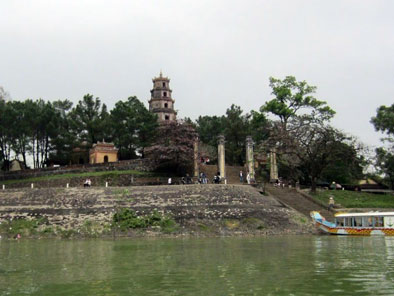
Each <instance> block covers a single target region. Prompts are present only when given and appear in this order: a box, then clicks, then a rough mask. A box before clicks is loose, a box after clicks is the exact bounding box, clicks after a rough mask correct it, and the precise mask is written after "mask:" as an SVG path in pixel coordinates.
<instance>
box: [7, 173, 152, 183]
mask: <svg viewBox="0 0 394 296" xmlns="http://www.w3.org/2000/svg"><path fill="white" fill-rule="evenodd" d="M119 175H134V176H139V177H143V176H153V174H152V173H149V172H139V171H134V170H125V171H104V172H86V173H67V174H61V175H49V176H42V177H32V178H26V179H18V180H7V181H0V183H1V184H5V185H7V184H15V183H29V182H40V181H48V180H57V179H71V178H78V177H103V178H106V177H113V176H119Z"/></svg>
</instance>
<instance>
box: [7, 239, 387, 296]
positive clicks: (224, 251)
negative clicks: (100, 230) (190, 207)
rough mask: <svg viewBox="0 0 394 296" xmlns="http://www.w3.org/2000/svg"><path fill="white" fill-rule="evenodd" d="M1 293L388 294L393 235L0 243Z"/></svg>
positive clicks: (23, 241) (205, 295) (46, 240)
mask: <svg viewBox="0 0 394 296" xmlns="http://www.w3.org/2000/svg"><path fill="white" fill-rule="evenodd" d="M0 295H204V296H208V295H394V237H341V236H274V237H258V238H187V239H182V238H174V239H167V238H166V239H163V238H160V239H119V240H102V239H94V240H93V239H92V240H70V241H69V240H49V239H45V240H25V239H23V238H22V239H21V240H19V241H7V240H4V239H3V240H1V239H0Z"/></svg>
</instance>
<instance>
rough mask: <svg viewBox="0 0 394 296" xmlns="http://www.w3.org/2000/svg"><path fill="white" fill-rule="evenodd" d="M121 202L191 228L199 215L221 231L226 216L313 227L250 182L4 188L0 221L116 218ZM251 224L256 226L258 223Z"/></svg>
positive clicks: (273, 227) (282, 228) (64, 222)
mask: <svg viewBox="0 0 394 296" xmlns="http://www.w3.org/2000/svg"><path fill="white" fill-rule="evenodd" d="M120 208H131V209H133V210H134V211H136V212H137V213H138V214H147V213H151V212H152V211H153V210H155V209H156V210H158V211H159V212H163V213H165V214H169V215H171V216H172V217H174V219H175V220H176V221H177V222H178V223H179V224H180V225H181V226H182V227H183V228H186V229H187V228H188V227H189V226H190V225H194V226H195V225H197V224H196V223H197V222H196V221H200V222H201V221H202V223H208V224H209V223H211V224H212V225H214V228H215V229H214V231H217V232H218V233H221V231H222V229H221V227H222V226H221V225H222V224H221V222H220V221H224V220H226V219H234V220H238V221H239V220H242V219H244V221H254V220H253V219H257V220H258V221H261V223H262V224H263V225H264V227H263V228H262V230H261V229H260V230H258V231H259V232H264V233H305V232H309V231H310V228H309V225H306V224H300V223H299V220H300V219H299V218H297V217H298V216H299V213H298V212H295V211H294V210H292V209H289V208H286V207H284V206H283V205H281V204H280V203H279V202H277V201H276V200H275V199H274V198H272V197H270V196H264V195H261V194H260V193H259V192H258V191H257V190H256V189H255V188H253V187H250V186H246V185H214V184H212V185H211V184H208V185H171V186H169V185H165V186H135V187H110V188H103V187H100V188H97V187H91V188H43V189H8V190H0V221H1V220H6V219H8V220H9V219H18V218H30V217H37V216H38V217H42V216H44V217H47V218H48V223H49V224H50V225H57V226H60V227H62V228H64V229H75V228H76V227H80V226H81V225H83V224H84V223H85V222H86V221H95V222H99V223H111V221H112V217H113V213H114V212H115V211H116V210H118V209H120ZM247 219H251V220H247ZM200 222H198V223H200ZM304 223H305V222H304ZM189 228H190V227H189ZM251 229H252V230H253V231H257V230H256V227H255V226H254V228H253V227H252V228H251Z"/></svg>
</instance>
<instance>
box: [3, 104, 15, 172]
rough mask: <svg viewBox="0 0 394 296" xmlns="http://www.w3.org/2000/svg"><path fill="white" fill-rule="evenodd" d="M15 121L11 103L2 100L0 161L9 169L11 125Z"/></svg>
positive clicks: (4, 167)
mask: <svg viewBox="0 0 394 296" xmlns="http://www.w3.org/2000/svg"><path fill="white" fill-rule="evenodd" d="M13 123H14V118H13V116H12V112H11V107H10V104H9V103H6V102H5V101H4V100H0V161H1V162H2V164H3V165H2V168H3V169H4V170H8V169H9V163H10V157H11V145H12V140H13V138H12V131H11V129H10V127H11V126H12V125H13Z"/></svg>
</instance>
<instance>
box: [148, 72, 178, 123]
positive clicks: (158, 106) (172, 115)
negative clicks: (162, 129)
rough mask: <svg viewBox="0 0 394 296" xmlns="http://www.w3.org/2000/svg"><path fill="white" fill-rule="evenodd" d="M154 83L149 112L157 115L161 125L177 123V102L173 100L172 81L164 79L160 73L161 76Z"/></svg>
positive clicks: (154, 79)
mask: <svg viewBox="0 0 394 296" xmlns="http://www.w3.org/2000/svg"><path fill="white" fill-rule="evenodd" d="M152 81H153V89H152V90H151V91H150V93H151V99H150V100H149V111H151V112H153V113H155V114H157V117H158V120H159V123H164V122H172V121H175V120H176V114H177V113H176V111H175V110H174V103H175V100H173V99H172V90H171V89H170V79H169V78H168V77H163V73H162V72H161V71H160V76H159V77H155V78H153V79H152Z"/></svg>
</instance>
